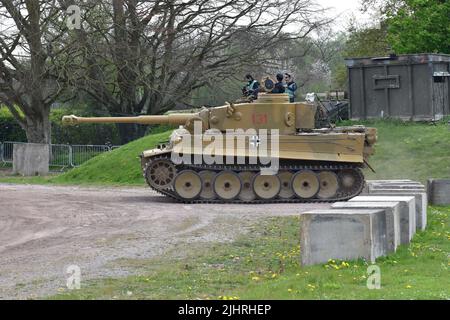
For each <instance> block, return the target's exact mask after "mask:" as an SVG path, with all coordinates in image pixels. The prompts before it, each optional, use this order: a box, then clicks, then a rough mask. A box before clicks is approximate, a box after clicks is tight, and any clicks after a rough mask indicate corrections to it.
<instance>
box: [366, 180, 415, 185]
mask: <svg viewBox="0 0 450 320" xmlns="http://www.w3.org/2000/svg"><path fill="white" fill-rule="evenodd" d="M366 182H367V183H368V184H370V183H408V182H415V181H412V180H409V179H398V180H366Z"/></svg>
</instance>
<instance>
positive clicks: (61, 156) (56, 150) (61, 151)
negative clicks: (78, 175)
mask: <svg viewBox="0 0 450 320" xmlns="http://www.w3.org/2000/svg"><path fill="white" fill-rule="evenodd" d="M51 146H52V147H51V153H50V166H53V167H70V166H71V157H72V150H71V149H72V148H71V146H69V145H67V144H52V145H51Z"/></svg>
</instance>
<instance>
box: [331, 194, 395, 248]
mask: <svg viewBox="0 0 450 320" xmlns="http://www.w3.org/2000/svg"><path fill="white" fill-rule="evenodd" d="M331 207H332V208H339V209H344V208H353V209H383V210H384V211H385V219H386V252H395V251H396V250H397V247H398V246H399V245H400V202H398V201H393V202H366V201H362V202H356V201H352V202H348V201H347V202H336V203H334V204H333V205H332V206H331Z"/></svg>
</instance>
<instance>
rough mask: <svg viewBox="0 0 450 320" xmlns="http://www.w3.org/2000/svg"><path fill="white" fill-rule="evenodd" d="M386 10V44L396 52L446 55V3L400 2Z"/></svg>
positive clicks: (449, 18)
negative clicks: (394, 7)
mask: <svg viewBox="0 0 450 320" xmlns="http://www.w3.org/2000/svg"><path fill="white" fill-rule="evenodd" d="M402 3H403V5H402V6H401V7H400V8H399V9H397V10H395V11H388V13H387V23H388V25H389V27H388V41H389V42H390V43H391V45H392V48H393V49H394V50H395V52H396V53H421V52H431V53H450V1H448V0H404V1H402Z"/></svg>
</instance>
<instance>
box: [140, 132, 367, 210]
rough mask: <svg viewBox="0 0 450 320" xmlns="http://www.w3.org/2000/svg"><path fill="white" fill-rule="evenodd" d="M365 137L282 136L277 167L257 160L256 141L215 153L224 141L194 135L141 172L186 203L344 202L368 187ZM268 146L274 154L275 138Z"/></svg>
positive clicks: (152, 153) (152, 158)
mask: <svg viewBox="0 0 450 320" xmlns="http://www.w3.org/2000/svg"><path fill="white" fill-rule="evenodd" d="M365 136H366V135H365V133H363V132H354V131H350V132H343V131H341V132H340V131H335V132H310V133H299V134H296V135H279V136H277V140H278V141H277V155H276V159H275V160H276V161H275V165H274V163H273V162H271V163H269V164H267V163H265V164H263V163H261V161H259V160H258V159H257V157H253V156H252V151H251V149H252V139H251V138H249V139H246V140H245V143H244V144H242V145H241V148H239V147H238V145H237V144H235V145H234V147H233V149H232V150H231V152H230V149H226V148H225V146H226V144H227V142H226V141H225V139H223V141H220V143H219V145H221V146H223V147H224V148H217V145H216V148H211V144H213V143H214V142H215V143H216V144H217V143H218V140H219V139H211V138H210V135H201V136H189V137H184V138H181V139H175V141H173V143H172V144H171V145H170V146H169V147H165V146H162V147H160V148H156V149H152V150H148V151H145V152H144V153H143V154H142V169H143V175H144V177H145V179H146V181H147V183H148V184H149V186H150V187H151V188H152V189H154V190H155V191H157V192H159V193H161V194H164V195H165V196H168V197H170V198H172V199H175V200H177V201H181V202H185V203H274V202H275V203H277V202H333V201H344V200H347V199H350V198H352V197H354V196H356V195H358V194H359V193H360V192H361V190H362V189H363V187H364V176H363V174H362V172H361V169H362V168H363V167H364V166H365V165H364V157H363V155H364V148H365ZM252 138H254V137H252ZM186 139H190V143H186ZM211 140H212V141H211ZM195 142H196V143H195ZM266 143H267V144H266V145H265V148H268V149H271V147H272V145H273V137H272V138H269V139H268V141H267V142H266ZM253 144H254V142H253ZM253 147H254V145H253ZM208 148H209V150H214V161H215V162H213V163H211V161H210V160H211V158H207V157H204V155H205V150H208ZM224 150H225V151H224ZM180 154H182V155H183V157H182V158H180V157H178V155H180ZM272 160H274V159H272ZM274 169H275V170H274ZM158 172H165V173H166V175H165V176H164V174H161V175H158ZM161 176H163V177H166V179H164V178H162V179H161V180H164V183H161V181H159V180H158V179H159V178H160V177H161Z"/></svg>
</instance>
